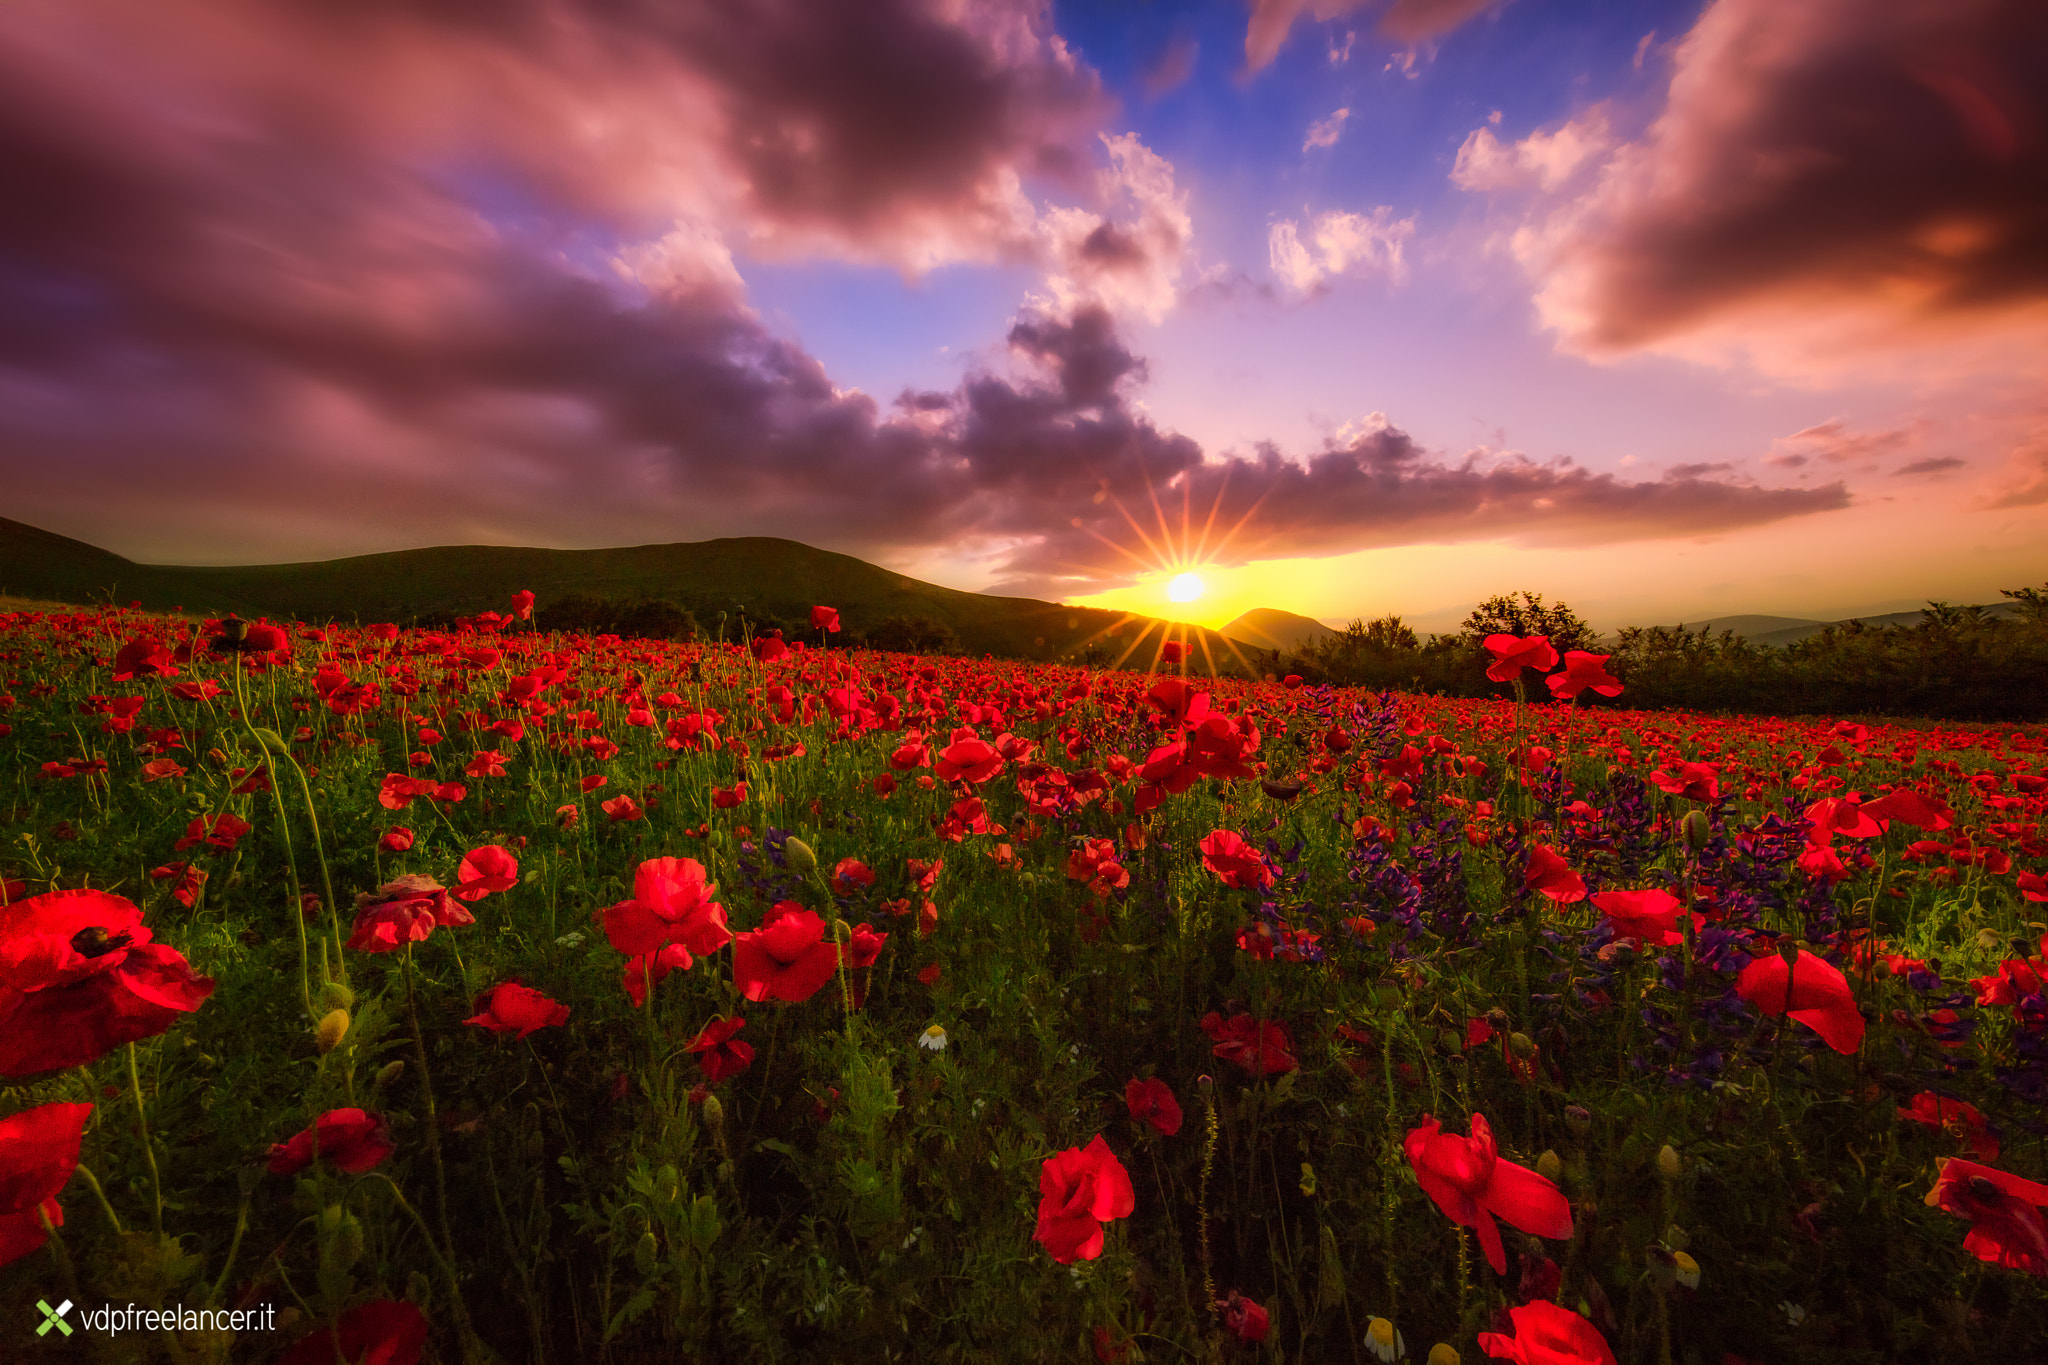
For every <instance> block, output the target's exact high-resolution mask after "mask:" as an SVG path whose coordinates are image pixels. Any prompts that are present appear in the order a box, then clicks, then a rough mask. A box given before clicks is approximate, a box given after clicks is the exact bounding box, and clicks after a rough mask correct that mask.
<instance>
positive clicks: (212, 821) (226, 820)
mask: <svg viewBox="0 0 2048 1365" xmlns="http://www.w3.org/2000/svg"><path fill="white" fill-rule="evenodd" d="M254 828H256V826H254V825H252V824H250V823H249V822H248V821H246V820H244V819H242V818H241V817H240V816H237V815H235V814H234V813H233V812H231V811H222V812H221V813H220V814H219V815H215V816H212V817H210V818H209V817H207V816H204V815H201V816H198V817H197V818H195V819H194V820H193V821H192V823H190V824H188V825H186V826H185V837H184V838H182V839H180V840H178V842H177V843H175V844H173V845H171V847H172V848H173V849H174V850H175V851H177V852H179V853H183V852H184V851H185V850H186V849H188V848H194V847H197V846H198V845H200V844H205V845H206V846H207V847H208V848H215V849H219V850H220V851H221V852H222V853H232V852H234V851H235V845H236V844H237V843H239V842H241V838H242V836H243V835H244V834H247V833H248V832H249V831H250V830H252V829H254Z"/></svg>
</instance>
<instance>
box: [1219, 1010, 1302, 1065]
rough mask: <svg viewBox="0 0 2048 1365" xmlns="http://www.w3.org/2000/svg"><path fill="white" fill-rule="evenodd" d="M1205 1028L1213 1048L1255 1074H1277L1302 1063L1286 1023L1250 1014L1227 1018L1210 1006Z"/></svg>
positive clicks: (1225, 1057) (1224, 1057) (1227, 1059)
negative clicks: (1295, 1052)
mask: <svg viewBox="0 0 2048 1365" xmlns="http://www.w3.org/2000/svg"><path fill="white" fill-rule="evenodd" d="M1202 1032H1204V1033H1206V1034H1208V1035H1209V1040H1210V1041H1211V1042H1213V1043H1214V1044H1215V1045H1216V1046H1215V1047H1214V1048H1212V1049H1210V1051H1211V1052H1213V1053H1214V1054H1215V1055H1216V1056H1218V1057H1221V1058H1223V1059H1224V1060H1225V1061H1228V1062H1235V1063H1237V1065H1239V1066H1241V1067H1243V1068H1244V1069H1245V1070H1246V1071H1247V1072H1249V1073H1251V1074H1252V1075H1253V1076H1278V1075H1281V1074H1282V1073H1284V1072H1288V1071H1293V1070H1294V1069H1295V1068H1297V1067H1299V1066H1300V1065H1301V1063H1300V1061H1298V1060H1297V1059H1296V1058H1295V1055H1294V1040H1293V1039H1291V1038H1289V1037H1288V1036H1287V1030H1286V1028H1285V1027H1283V1026H1282V1025H1280V1024H1277V1023H1275V1022H1274V1021H1272V1020H1271V1019H1253V1018H1252V1017H1251V1016H1250V1015H1249V1014H1234V1015H1232V1016H1231V1017H1230V1018H1228V1019H1225V1018H1224V1017H1223V1016H1222V1015H1220V1014H1218V1013H1217V1012H1216V1011H1215V1010H1210V1011H1209V1012H1208V1013H1207V1014H1205V1015H1203V1016H1202Z"/></svg>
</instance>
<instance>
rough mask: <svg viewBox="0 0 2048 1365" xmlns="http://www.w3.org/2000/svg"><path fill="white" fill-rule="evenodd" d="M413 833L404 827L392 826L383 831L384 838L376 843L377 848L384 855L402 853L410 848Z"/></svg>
mask: <svg viewBox="0 0 2048 1365" xmlns="http://www.w3.org/2000/svg"><path fill="white" fill-rule="evenodd" d="M412 841H413V833H412V831H411V830H409V829H407V828H406V827H405V826H404V825H393V826H392V827H391V828H390V829H387V830H385V831H384V837H383V838H381V839H379V840H378V841H377V847H378V848H380V849H382V850H383V851H384V852H386V853H403V852H405V851H406V850H407V849H409V848H411V847H412Z"/></svg>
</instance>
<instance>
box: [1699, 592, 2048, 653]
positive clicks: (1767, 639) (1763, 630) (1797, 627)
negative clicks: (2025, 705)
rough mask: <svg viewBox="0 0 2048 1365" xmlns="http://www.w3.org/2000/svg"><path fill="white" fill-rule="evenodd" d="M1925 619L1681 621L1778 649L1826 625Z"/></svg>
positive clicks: (2009, 607) (1990, 612)
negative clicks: (1727, 632) (1732, 632)
mask: <svg viewBox="0 0 2048 1365" xmlns="http://www.w3.org/2000/svg"><path fill="white" fill-rule="evenodd" d="M1983 611H1984V613H1985V614H1986V615H1987V616H1992V617H1996V618H1998V619H2001V620H2016V619H2018V617H2019V616H2020V614H2021V612H2020V607H2019V604H2018V603H2016V602H1991V603H1986V604H1985V605H1984V607H1983ZM1925 619H1927V618H1926V613H1925V612H1921V611H1893V612H1886V613H1884V614H1883V615H1881V616H1849V617H1844V618H1842V619H1841V620H1838V621H1815V620H1811V619H1808V618H1805V617H1798V616H1717V617H1715V618H1714V619H1713V620H1711V621H1687V622H1683V623H1682V624H1683V625H1684V627H1685V629H1687V630H1690V631H1697V630H1699V629H1701V628H1702V627H1704V628H1705V629H1707V630H1710V631H1712V632H1713V633H1714V634H1716V635H1719V634H1720V633H1721V632H1722V631H1724V630H1732V631H1734V632H1735V633H1736V634H1737V635H1739V636H1741V637H1742V638H1743V639H1745V640H1748V641H1749V642H1750V643H1752V644H1758V645H1776V646H1779V647H1780V648H1782V647H1784V646H1785V645H1789V644H1794V643H1797V642H1798V641H1800V640H1804V639H1805V638H1806V637H1807V636H1809V635H1818V634H1820V633H1821V632H1822V631H1824V630H1826V629H1827V628H1828V627H1829V626H1841V625H1847V624H1848V623H1849V622H1850V621H1860V622H1862V623H1863V624H1864V625H1866V626H1873V627H1875V626H1917V625H1919V624H1920V623H1921V622H1922V621H1924V620H1925Z"/></svg>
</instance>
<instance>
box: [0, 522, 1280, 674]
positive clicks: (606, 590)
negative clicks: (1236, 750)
mask: <svg viewBox="0 0 2048 1365" xmlns="http://www.w3.org/2000/svg"><path fill="white" fill-rule="evenodd" d="M521 589H525V590H528V591H531V592H532V593H534V594H535V595H536V597H538V598H539V600H540V603H541V605H542V608H543V614H545V608H546V606H547V604H548V603H549V602H551V601H555V600H559V599H560V598H562V597H564V596H567V595H569V594H571V593H587V594H590V595H593V596H597V597H604V598H612V599H616V600H636V599H641V598H656V599H666V600H669V601H673V602H675V603H677V604H679V605H681V606H684V607H687V608H689V609H690V610H691V611H693V612H695V613H696V615H697V617H698V620H699V622H700V623H701V624H702V625H703V626H704V627H705V628H706V629H707V630H711V631H716V630H717V629H718V624H719V623H718V614H719V613H720V612H726V613H729V614H730V617H732V618H737V616H738V615H739V614H740V613H742V612H744V613H746V614H747V615H748V616H749V617H751V618H753V619H755V620H763V619H769V620H781V621H789V622H796V621H805V620H808V617H809V612H810V608H811V606H812V604H814V603H819V602H823V603H828V604H830V605H832V606H835V607H837V608H839V611H840V615H841V619H842V621H843V622H844V624H845V626H846V628H847V629H848V630H850V631H856V632H858V631H862V630H866V629H869V628H872V627H873V626H875V625H876V624H877V623H879V622H881V621H883V620H884V619H886V618H889V617H920V616H921V617H925V618H927V619H929V620H931V621H935V622H938V623H941V624H943V625H945V626H947V627H948V628H950V629H951V630H952V631H953V633H954V635H955V636H957V637H958V639H959V641H960V646H961V648H962V649H963V650H965V651H967V652H969V653H975V654H981V653H988V654H999V655H1004V656H1009V657H1018V658H1038V659H1048V658H1055V657H1063V656H1071V655H1075V654H1077V653H1078V652H1080V651H1082V650H1084V649H1086V648H1087V647H1088V645H1089V644H1090V643H1091V641H1092V642H1094V643H1095V645H1096V648H1095V649H1094V650H1093V651H1092V657H1095V658H1098V659H1100V660H1102V661H1104V662H1113V661H1114V660H1115V659H1116V658H1117V657H1118V656H1119V655H1120V654H1122V653H1123V651H1124V649H1125V648H1126V646H1128V645H1130V644H1131V643H1132V642H1133V641H1134V640H1135V639H1136V638H1137V637H1138V636H1139V635H1140V634H1141V633H1143V632H1146V631H1150V630H1154V628H1156V627H1160V626H1162V625H1164V624H1165V623H1163V622H1159V621H1156V620H1153V619H1152V618H1149V617H1136V618H1133V617H1126V616H1124V615H1123V614H1122V613H1119V612H1110V611H1101V610H1096V609H1091V608H1084V607H1066V606H1061V605H1060V604H1058V603H1056V602H1043V601H1039V600H1037V599H1034V598H1028V597H993V596H989V595H987V594H984V593H973V592H961V591H959V590H957V589H954V588H944V587H940V586H938V585H937V584H933V583H926V582H922V581H920V580H918V579H915V578H910V577H907V576H905V575H903V574H899V573H892V572H890V571H889V570H887V569H883V568H879V567H877V566H875V565H873V564H869V563H867V562H866V561H864V560H860V559H856V558H854V557H853V556H851V555H842V554H835V553H833V552H832V551H829V550H819V549H814V548H812V547H811V546H808V545H803V544H800V543H798V542H796V541H793V540H780V539H775V538H772V537H766V536H749V537H738V538H732V539H723V540H707V541H697V542H691V543H682V544H671V545H638V546H632V547H628V548H621V549H609V550H536V549H523V548H518V547H511V546H495V545H446V546H437V547H434V548H432V549H422V550H399V551H393V552H390V553H386V554H374V555H358V556H355V557H353V558H349V559H335V560H324V561H319V562H314V563H305V564H258V565H236V566H230V567H211V566H209V567H201V566H181V565H145V564H137V563H135V562H133V561H132V560H128V559H124V558H122V557H121V556H120V555H116V554H112V553H110V552H108V551H106V550H102V549H99V548H98V547H97V546H93V545H88V544H86V543H85V542H83V541H78V540H72V539H70V538H69V537H66V536H60V535H54V534H52V533H50V532H48V531H43V530H40V529H38V528H36V527H33V526H28V525H24V524H23V523H21V522H16V521H8V520H6V519H4V518H0V592H5V593H10V594H14V595H17V596H22V597H31V598H43V599H49V600H53V601H61V602H89V601H104V600H107V599H109V598H112V599H113V600H116V601H124V602H125V601H140V602H141V603H142V604H143V605H144V606H146V607H150V608H152V609H159V610H163V609H169V608H172V607H185V608H187V609H189V610H191V611H194V612H202V613H205V614H208V615H216V614H220V613H223V612H227V611H236V612H240V613H241V614H242V615H244V616H258V615H268V616H276V617H289V618H296V619H300V620H308V621H325V620H344V621H405V620H408V619H411V618H414V617H419V616H430V615H442V614H449V613H455V614H470V613H474V612H478V611H482V610H485V609H487V608H495V609H500V610H502V609H503V608H504V607H505V605H506V603H507V602H508V601H509V600H510V598H511V595H512V594H513V593H514V592H517V591H519V590H521ZM1172 629H1173V630H1174V632H1175V633H1176V635H1178V634H1179V633H1180V631H1181V630H1182V629H1183V628H1181V627H1178V626H1176V627H1173V628H1172ZM1185 630H1186V638H1187V639H1188V640H1189V643H1190V645H1191V646H1192V648H1193V656H1194V657H1193V664H1194V667H1196V668H1197V669H1199V670H1202V671H1207V664H1206V663H1205V659H1213V660H1215V661H1216V666H1217V667H1218V668H1219V669H1220V668H1221V667H1223V666H1224V665H1225V663H1226V662H1228V661H1231V660H1233V659H1234V658H1236V657H1238V655H1239V654H1242V655H1244V656H1247V660H1248V662H1249V657H1248V656H1249V655H1250V654H1251V652H1252V651H1251V650H1250V649H1249V648H1246V649H1243V650H1234V649H1233V648H1232V647H1231V644H1230V643H1229V642H1228V641H1226V640H1225V638H1224V637H1223V635H1222V634H1221V633H1219V632H1215V631H1208V630H1202V629H1199V628H1196V627H1186V628H1185ZM1157 638H1158V636H1157V634H1156V633H1154V635H1153V644H1156V641H1157ZM1152 647H1153V646H1152V644H1148V645H1146V646H1144V647H1143V654H1142V655H1139V656H1134V657H1149V655H1150V653H1151V650H1152Z"/></svg>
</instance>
